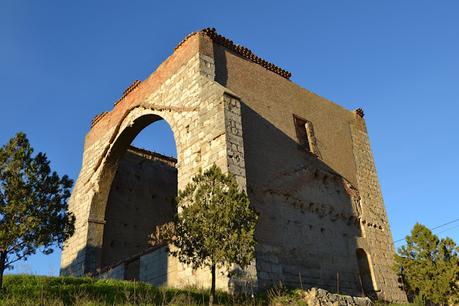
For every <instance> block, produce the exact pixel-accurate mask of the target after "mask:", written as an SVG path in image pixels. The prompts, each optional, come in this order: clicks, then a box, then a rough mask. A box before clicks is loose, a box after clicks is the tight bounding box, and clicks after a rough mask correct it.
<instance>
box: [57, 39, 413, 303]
mask: <svg viewBox="0 0 459 306" xmlns="http://www.w3.org/2000/svg"><path fill="white" fill-rule="evenodd" d="M206 33H207V32H197V33H195V34H193V35H190V36H189V37H187V39H186V40H184V41H183V42H182V43H181V44H180V45H179V47H177V49H176V50H175V52H174V53H173V54H172V55H171V56H170V57H169V58H168V59H167V60H166V61H165V62H164V63H163V64H161V65H160V66H159V67H158V69H157V70H156V71H155V72H154V73H153V74H152V75H151V76H150V77H149V78H148V79H146V80H144V81H143V82H141V83H138V82H136V83H135V86H131V87H130V88H129V90H128V91H126V92H125V94H124V97H123V98H122V99H121V100H120V101H118V102H117V103H116V105H115V107H114V108H113V110H111V111H110V112H106V113H104V114H103V115H100V116H98V117H97V118H96V120H94V122H93V126H92V127H91V130H90V131H89V132H88V134H87V136H86V141H85V148H84V154H83V163H82V168H81V172H80V176H79V177H78V180H77V182H76V185H75V188H74V191H73V193H72V197H71V199H70V210H71V211H72V212H74V213H75V215H76V217H77V224H76V232H75V235H74V236H73V237H71V239H70V240H69V241H68V242H67V243H66V245H65V248H64V251H63V255H62V261H61V266H62V274H73V275H84V274H93V273H97V271H98V270H99V269H102V268H103V266H104V265H108V264H109V263H110V262H114V261H116V260H118V259H119V258H122V257H124V256H128V255H130V254H132V253H133V252H134V249H131V247H130V246H129V243H127V242H126V246H127V249H126V250H123V251H121V250H120V251H116V250H113V252H114V253H113V252H112V253H111V251H110V247H109V246H107V243H108V242H109V240H110V238H109V237H110V235H108V236H107V235H106V236H104V233H107V228H108V227H109V226H107V224H110V222H111V221H110V220H108V219H107V218H108V217H107V216H109V215H110V214H108V215H107V212H108V211H110V208H109V207H108V206H109V205H110V203H109V202H110V194H114V191H112V188H114V187H113V186H116V184H113V181H114V178H115V176H116V172H117V169H118V168H119V165H120V163H122V161H121V160H122V156H123V154H124V152H125V151H126V149H127V148H128V146H129V144H130V143H131V141H132V140H133V139H134V137H135V136H136V135H137V134H138V133H139V132H140V131H141V130H142V129H143V128H144V127H146V126H147V125H149V124H151V123H153V122H155V121H156V120H160V119H164V120H166V121H167V122H168V124H169V125H170V127H171V129H172V131H173V133H174V137H175V141H176V146H177V163H176V165H175V167H176V169H177V183H176V187H177V188H178V189H181V188H183V187H184V186H185V185H186V183H188V181H189V180H190V178H191V177H192V176H193V175H195V174H196V173H197V172H198V171H199V169H206V168H207V167H210V166H211V165H212V164H214V163H215V164H217V165H218V166H220V167H221V168H222V169H223V170H224V171H229V172H231V173H233V174H234V175H235V176H236V178H237V180H238V183H239V184H240V186H241V188H243V189H245V190H247V193H248V195H249V197H250V201H251V203H252V205H253V206H254V208H255V209H256V210H257V211H258V212H259V214H260V218H259V224H258V225H257V229H256V233H255V235H256V240H257V242H258V243H257V247H256V259H255V260H254V262H253V264H252V265H251V267H249V268H248V269H246V270H245V271H242V273H239V274H238V276H237V277H235V278H233V279H228V278H227V277H226V276H224V275H223V276H222V275H221V277H220V279H219V280H218V282H217V284H219V286H221V288H227V289H231V288H244V287H245V288H250V290H257V288H258V289H263V288H267V287H269V286H272V285H273V284H276V283H278V282H282V283H284V284H285V285H288V286H293V287H304V288H312V287H320V288H323V289H327V290H328V291H330V292H337V291H339V292H340V293H345V294H349V295H353V296H360V295H362V294H366V295H369V296H375V295H377V296H378V297H379V298H381V299H385V300H390V301H405V300H406V297H405V295H404V294H403V292H402V291H401V290H400V289H399V288H398V284H397V281H396V276H395V273H394V272H393V271H392V270H391V266H392V261H393V255H394V248H393V243H392V237H391V234H390V229H389V225H388V221H387V215H386V212H385V210H384V204H383V199H382V195H381V189H380V186H379V182H378V179H377V174H376V168H375V165H374V160H373V156H372V152H371V148H370V144H369V140H368V134H367V131H366V128H365V122H364V119H363V117H362V116H361V115H359V114H360V113H361V112H358V114H357V113H355V112H352V111H349V110H346V109H344V108H342V107H340V106H338V105H336V104H334V103H332V102H330V101H328V100H326V99H324V98H322V97H320V96H318V95H316V94H313V93H311V92H309V91H307V90H305V89H303V88H301V87H299V86H298V85H296V84H294V83H293V82H291V81H289V80H288V79H286V78H285V75H284V74H283V73H281V74H279V73H277V72H278V71H277V70H276V69H277V68H273V67H274V66H270V64H269V63H267V62H266V61H260V60H258V59H257V60H253V59H255V57H253V59H251V57H250V56H251V55H250V54H249V53H247V54H248V55H247V54H246V53H244V52H246V51H244V50H245V49H241V48H239V47H237V46H236V45H234V44H229V43H226V40H224V39H222V38H218V39H217V40H218V41H217V40H215V37H217V36H209V35H207V34H206ZM228 46H230V48H229V47H228ZM235 46H236V47H237V48H236V47H235ZM234 48H236V49H234ZM235 50H236V51H235ZM238 50H239V51H238ZM240 52H242V53H240ZM241 54H242V55H241ZM244 54H246V55H244ZM247 56H249V57H247ZM273 69H274V70H273ZM276 71H277V72H276ZM294 118H301V120H303V121H302V122H303V124H302V125H298V124H296V123H295V122H296V121H295V119H294ZM301 128H304V129H305V130H300V131H299V130H298V129H301ZM300 137H307V138H308V139H307V141H305V139H299V138H300ZM306 144H308V145H307V146H306ZM120 161H121V162H120ZM115 181H116V179H115ZM107 203H108V204H107ZM145 212H146V210H145ZM151 213H152V212H148V213H146V214H147V215H149V214H151ZM115 215H116V213H115ZM119 217H122V214H121V215H120V216H119ZM142 217H145V216H142ZM109 218H112V217H109ZM115 219H116V218H115ZM152 219H154V218H153V217H152ZM112 221H113V220H112ZM160 221H161V222H162V221H163V219H161V220H160ZM160 221H158V220H157V221H152V223H151V224H153V223H158V222H160ZM119 222H122V221H121V219H120V220H119ZM127 224H129V223H127ZM108 232H109V231H108ZM107 237H108V238H107ZM118 237H119V239H121V240H123V239H127V238H126V237H129V232H124V233H123V232H120V233H119V234H118ZM121 237H124V238H121ZM134 245H139V248H140V249H142V248H143V247H142V246H141V243H140V242H136V243H135V244H134ZM137 250H138V249H136V250H135V251H137ZM123 252H125V253H123ZM126 264H127V263H126ZM122 265H124V264H122ZM138 265H139V266H138V270H139V278H140V279H143V280H146V281H149V282H151V283H154V284H157V285H167V286H183V285H185V284H193V285H197V286H208V285H209V283H210V278H209V272H208V271H204V270H203V271H193V270H192V269H191V268H189V267H185V266H183V265H181V264H180V263H179V262H178V261H177V259H176V258H173V257H171V256H170V255H169V254H168V253H167V252H166V248H164V249H162V250H156V251H154V252H152V253H148V254H143V255H141V256H140V257H139V263H138ZM123 269H124V270H125V271H126V272H125V273H124V276H123V277H124V278H127V277H128V278H129V277H130V278H132V277H133V276H132V275H135V271H136V269H137V266H135V264H134V265H132V264H131V266H125V267H124V268H123ZM235 269H237V268H236V267H235ZM118 274H120V273H118ZM118 274H117V275H118ZM126 275H131V276H126ZM118 276H119V275H118Z"/></svg>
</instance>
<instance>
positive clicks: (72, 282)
mask: <svg viewBox="0 0 459 306" xmlns="http://www.w3.org/2000/svg"><path fill="white" fill-rule="evenodd" d="M0 294H1V295H0V296H1V298H0V305H21V306H28V305H34V306H35V305H206V304H208V303H209V290H204V289H196V288H186V289H173V288H157V287H154V286H152V285H148V284H145V283H141V282H131V281H120V280H105V279H103V280H102V279H94V278H89V277H81V278H80V277H51V276H35V275H6V276H5V280H4V289H3V291H2V292H1V293H0ZM215 303H216V304H219V305H266V304H267V301H266V300H265V297H264V296H257V297H256V298H253V299H252V298H250V297H247V298H246V297H242V296H241V297H236V296H232V295H230V294H228V293H225V292H221V291H217V292H216V297H215Z"/></svg>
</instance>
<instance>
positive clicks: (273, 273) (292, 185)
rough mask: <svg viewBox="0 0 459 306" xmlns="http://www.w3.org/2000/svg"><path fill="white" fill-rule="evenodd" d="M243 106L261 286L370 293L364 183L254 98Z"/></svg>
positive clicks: (249, 184)
mask: <svg viewBox="0 0 459 306" xmlns="http://www.w3.org/2000/svg"><path fill="white" fill-rule="evenodd" d="M241 112H242V126H243V135H244V151H245V166H246V175H247V189H248V194H249V197H250V200H251V203H252V205H253V206H254V207H255V208H256V210H257V211H258V212H259V213H260V218H259V224H258V225H257V229H256V233H255V235H256V240H257V242H258V244H257V247H256V257H257V275H258V283H259V287H260V288H267V287H270V286H272V285H275V284H277V283H279V282H282V283H283V284H284V285H287V286H291V287H304V288H308V287H320V288H324V289H327V290H329V291H330V292H341V293H347V294H351V295H363V292H364V288H363V287H362V285H361V282H360V277H361V276H360V274H359V267H358V264H357V258H356V249H357V237H359V236H361V230H360V223H359V219H358V218H359V216H360V207H359V196H358V192H357V190H356V189H355V188H354V187H353V186H352V185H351V184H350V183H349V182H348V181H346V180H345V179H344V178H343V177H342V176H341V175H339V174H338V173H337V172H336V171H334V170H333V169H331V168H330V167H329V166H328V165H327V164H325V163H324V162H323V161H322V160H320V159H319V158H318V157H317V156H315V155H314V154H312V153H311V152H309V151H308V150H307V149H306V148H305V147H304V146H302V145H300V144H299V143H301V141H299V140H298V141H297V140H293V139H291V138H290V137H289V136H287V135H286V134H285V133H283V132H282V131H281V130H279V129H278V128H276V127H275V126H274V125H272V124H271V123H270V122H269V121H267V120H266V119H264V118H263V117H261V116H260V115H259V114H258V113H257V112H255V111H254V110H253V109H251V108H250V107H249V106H248V105H246V104H242V106H241ZM290 120H291V121H292V125H293V124H294V122H293V116H292V118H291V119H290ZM319 149H320V148H319Z"/></svg>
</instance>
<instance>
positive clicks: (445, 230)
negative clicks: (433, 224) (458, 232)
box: [437, 225, 459, 234]
mask: <svg viewBox="0 0 459 306" xmlns="http://www.w3.org/2000/svg"><path fill="white" fill-rule="evenodd" d="M458 227H459V225H456V226H453V227H450V228H447V229H444V230H442V231H439V232H437V234H440V233H443V232H447V231H449V230H452V229H455V228H458Z"/></svg>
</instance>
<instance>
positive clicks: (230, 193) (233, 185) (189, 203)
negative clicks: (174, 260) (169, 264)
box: [152, 165, 258, 305]
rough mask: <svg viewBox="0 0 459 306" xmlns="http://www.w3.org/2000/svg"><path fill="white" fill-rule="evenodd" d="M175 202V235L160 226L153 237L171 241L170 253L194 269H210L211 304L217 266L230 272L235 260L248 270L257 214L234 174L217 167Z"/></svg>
mask: <svg viewBox="0 0 459 306" xmlns="http://www.w3.org/2000/svg"><path fill="white" fill-rule="evenodd" d="M177 202H178V206H179V213H178V214H177V216H176V220H175V222H174V223H173V225H174V226H173V227H172V228H173V230H172V233H171V231H170V230H169V231H168V230H165V232H166V233H163V234H160V233H159V232H158V231H161V229H157V233H156V235H155V234H153V235H152V237H153V240H156V241H157V240H158V239H155V237H156V238H158V237H162V238H161V239H163V240H166V242H169V243H171V244H172V245H173V246H174V247H175V248H174V250H172V251H171V253H172V254H173V255H175V256H177V257H178V259H179V261H180V262H182V263H186V264H189V265H191V266H192V267H193V268H194V269H196V268H199V267H208V268H210V270H211V274H212V286H211V295H210V301H209V304H210V305H212V303H213V300H214V298H215V281H216V280H215V278H216V275H215V274H216V269H219V268H226V269H228V270H230V269H231V267H232V266H233V265H234V264H236V265H238V266H240V267H241V268H242V269H244V268H245V267H247V266H248V265H249V264H250V262H251V261H252V259H253V258H254V247H255V240H254V231H255V226H256V223H257V219H258V215H257V213H256V212H255V211H254V210H253V209H252V208H251V206H250V202H249V199H248V197H247V194H246V193H245V192H244V191H240V190H239V187H238V184H237V182H236V180H235V178H234V176H232V175H231V174H223V173H222V171H221V170H220V168H218V167H217V166H215V165H213V166H212V167H211V168H209V169H208V170H206V171H204V172H200V173H199V174H197V175H196V176H195V177H193V179H192V182H190V183H189V184H188V185H187V186H186V187H185V189H184V190H182V191H180V192H179V195H178V197H177ZM166 227H168V226H166ZM166 227H163V232H164V229H165V228H166ZM170 228H171V227H170V225H169V229H170ZM164 237H166V238H164ZM161 239H160V240H161Z"/></svg>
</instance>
